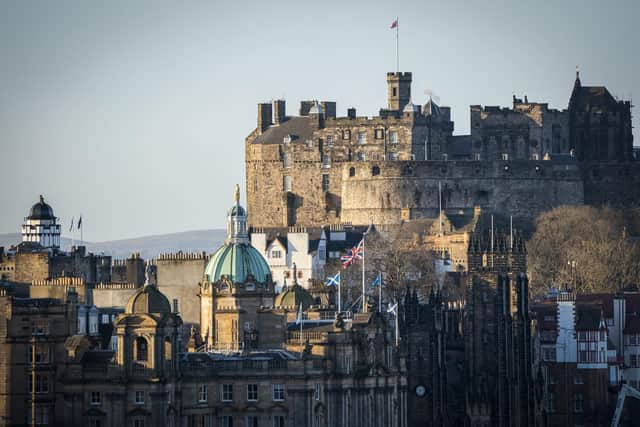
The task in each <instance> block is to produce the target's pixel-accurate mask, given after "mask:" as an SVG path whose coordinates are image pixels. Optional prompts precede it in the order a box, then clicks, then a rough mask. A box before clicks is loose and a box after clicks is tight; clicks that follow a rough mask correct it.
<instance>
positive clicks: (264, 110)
mask: <svg viewBox="0 0 640 427" xmlns="http://www.w3.org/2000/svg"><path fill="white" fill-rule="evenodd" d="M271 117H272V115H271V104H269V103H261V104H258V134H259V135H262V132H264V131H265V130H267V129H268V128H269V126H271Z"/></svg>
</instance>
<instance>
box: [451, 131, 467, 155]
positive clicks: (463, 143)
mask: <svg viewBox="0 0 640 427" xmlns="http://www.w3.org/2000/svg"><path fill="white" fill-rule="evenodd" d="M448 153H449V157H450V158H451V160H455V159H468V158H470V157H471V135H453V136H452V137H451V139H449V147H448Z"/></svg>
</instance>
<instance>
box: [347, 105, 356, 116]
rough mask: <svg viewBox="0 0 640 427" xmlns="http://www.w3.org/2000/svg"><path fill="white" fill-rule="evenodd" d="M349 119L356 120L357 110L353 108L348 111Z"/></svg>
mask: <svg viewBox="0 0 640 427" xmlns="http://www.w3.org/2000/svg"><path fill="white" fill-rule="evenodd" d="M347 117H349V118H350V119H355V118H356V109H355V108H353V107H352V108H349V109H347Z"/></svg>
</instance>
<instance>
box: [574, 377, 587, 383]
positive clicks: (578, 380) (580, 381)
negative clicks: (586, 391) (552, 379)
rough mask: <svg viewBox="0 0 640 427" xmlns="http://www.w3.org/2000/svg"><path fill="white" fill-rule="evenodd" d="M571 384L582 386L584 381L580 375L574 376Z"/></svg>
mask: <svg viewBox="0 0 640 427" xmlns="http://www.w3.org/2000/svg"><path fill="white" fill-rule="evenodd" d="M573 383H574V384H584V380H583V379H582V376H581V375H576V376H575V377H573Z"/></svg>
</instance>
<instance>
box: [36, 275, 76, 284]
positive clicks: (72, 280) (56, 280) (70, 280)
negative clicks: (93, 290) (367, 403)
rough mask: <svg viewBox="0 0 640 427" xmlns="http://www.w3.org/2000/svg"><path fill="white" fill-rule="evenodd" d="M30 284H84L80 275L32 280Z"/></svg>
mask: <svg viewBox="0 0 640 427" xmlns="http://www.w3.org/2000/svg"><path fill="white" fill-rule="evenodd" d="M31 286H84V278H82V277H56V278H53V279H44V280H34V281H32V282H31Z"/></svg>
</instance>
